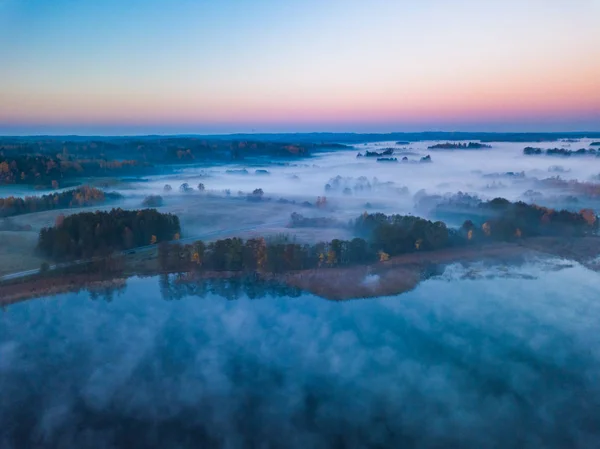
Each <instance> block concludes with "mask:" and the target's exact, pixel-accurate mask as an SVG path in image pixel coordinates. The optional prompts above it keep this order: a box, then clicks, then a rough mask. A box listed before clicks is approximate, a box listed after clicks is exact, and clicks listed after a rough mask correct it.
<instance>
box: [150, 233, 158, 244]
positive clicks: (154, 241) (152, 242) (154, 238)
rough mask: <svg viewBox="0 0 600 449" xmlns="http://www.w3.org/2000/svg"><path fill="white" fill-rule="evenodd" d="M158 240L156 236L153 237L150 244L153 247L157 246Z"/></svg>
mask: <svg viewBox="0 0 600 449" xmlns="http://www.w3.org/2000/svg"><path fill="white" fill-rule="evenodd" d="M156 240H157V239H156V236H155V235H153V236H152V238H151V239H150V244H151V245H155V244H156Z"/></svg>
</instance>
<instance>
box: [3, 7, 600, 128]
mask: <svg viewBox="0 0 600 449" xmlns="http://www.w3.org/2000/svg"><path fill="white" fill-rule="evenodd" d="M422 130H463V131H480V130H481V131H600V0H527V1H523V0H453V1H448V0H418V1H417V0H411V1H408V0H369V1H368V2H367V1H364V0H344V1H342V0H327V1H323V0H298V1H296V0H286V1H282V0H237V1H235V0H195V1H193V0H128V1H122V0H103V1H97V0H52V1H48V0H0V134H5V135H6V134H9V135H16V134H176V133H226V132H252V131H256V132H296V131H297V132H303V131H355V132H389V131H422Z"/></svg>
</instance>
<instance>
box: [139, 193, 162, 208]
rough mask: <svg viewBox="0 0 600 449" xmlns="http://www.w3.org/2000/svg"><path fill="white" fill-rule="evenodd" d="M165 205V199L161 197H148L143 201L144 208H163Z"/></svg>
mask: <svg viewBox="0 0 600 449" xmlns="http://www.w3.org/2000/svg"><path fill="white" fill-rule="evenodd" d="M162 205H163V198H162V196H160V195H148V196H147V197H146V198H144V201H142V206H144V207H161V206H162Z"/></svg>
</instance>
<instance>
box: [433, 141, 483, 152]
mask: <svg viewBox="0 0 600 449" xmlns="http://www.w3.org/2000/svg"><path fill="white" fill-rule="evenodd" d="M427 148H429V149H430V150H480V149H483V148H492V147H491V146H490V145H486V144H484V143H478V142H469V143H452V142H446V143H438V144H435V145H431V146H429V147H427Z"/></svg>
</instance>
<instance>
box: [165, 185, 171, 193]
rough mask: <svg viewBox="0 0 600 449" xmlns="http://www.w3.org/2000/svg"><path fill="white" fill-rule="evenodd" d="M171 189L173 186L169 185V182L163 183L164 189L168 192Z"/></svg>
mask: <svg viewBox="0 0 600 449" xmlns="http://www.w3.org/2000/svg"><path fill="white" fill-rule="evenodd" d="M171 190H173V187H171V186H170V185H169V184H165V187H164V191H165V192H170V191H171Z"/></svg>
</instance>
